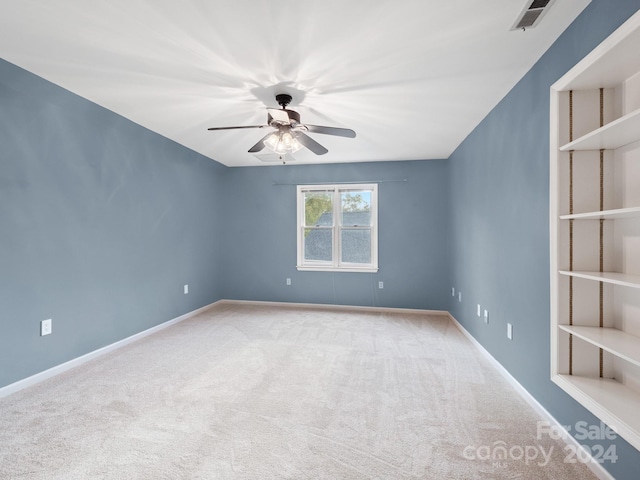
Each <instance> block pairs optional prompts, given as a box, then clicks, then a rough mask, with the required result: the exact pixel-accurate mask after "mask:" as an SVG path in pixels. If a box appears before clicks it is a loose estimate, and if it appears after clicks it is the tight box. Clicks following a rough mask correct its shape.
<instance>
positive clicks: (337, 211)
mask: <svg viewBox="0 0 640 480" xmlns="http://www.w3.org/2000/svg"><path fill="white" fill-rule="evenodd" d="M358 190H362V191H366V192H371V227H370V228H371V263H369V264H362V263H346V262H341V261H340V259H341V257H342V253H341V251H342V249H341V238H342V235H341V232H342V228H343V225H342V224H341V222H342V215H341V208H342V205H341V201H340V194H341V193H342V192H345V191H350V192H353V191H358ZM306 192H333V196H334V197H333V226H332V227H331V228H332V230H333V248H332V257H333V258H332V261H331V262H321V261H306V262H305V260H304V239H305V236H304V229H305V227H306V225H305V215H304V213H305V204H304V194H305V193H306ZM296 195H297V245H298V261H297V265H296V268H297V269H298V270H301V271H324V272H377V271H378V184H377V183H345V184H337V185H336V184H327V185H298V186H297V188H296ZM344 227H348V228H353V226H350V225H345V226H344ZM367 228H369V227H367Z"/></svg>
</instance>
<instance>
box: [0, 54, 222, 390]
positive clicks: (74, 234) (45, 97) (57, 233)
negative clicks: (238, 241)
mask: <svg viewBox="0 0 640 480" xmlns="http://www.w3.org/2000/svg"><path fill="white" fill-rule="evenodd" d="M222 170H224V167H222V166H221V165H219V164H217V163H216V162H213V161H211V160H210V159H208V158H204V157H202V156H200V155H198V154H196V153H195V152H193V151H191V150H188V149H186V148H184V147H181V146H179V145H177V144H175V143H174V142H171V141H169V140H167V139H166V138H163V137H161V136H159V135H157V134H155V133H152V132H150V131H148V130H146V129H144V128H142V127H140V126H139V125H136V124H134V123H132V122H130V121H128V120H125V119H124V118H122V117H120V116H118V115H116V114H114V113H112V112H109V111H107V110H105V109H103V108H101V107H99V106H97V105H95V104H93V103H91V102H88V101H86V100H84V99H82V98H80V97H78V96H76V95H73V94H71V93H69V92H68V91H66V90H63V89H61V88H59V87H57V86H55V85H52V84H51V83H49V82H46V81H44V80H43V79H41V78H39V77H36V76H35V75H32V74H30V73H28V72H26V71H24V70H22V69H20V68H18V67H16V66H14V65H12V64H9V63H7V62H5V61H3V60H0V387H2V386H4V385H7V384H9V383H12V382H14V381H17V380H20V379H23V378H25V377H28V376H30V375H33V374H35V373H38V372H40V371H43V370H46V369H47V368H50V367H53V366H55V365H58V364H60V363H63V362H65V361H67V360H70V359H73V358H75V357H78V356H80V355H83V354H85V353H87V352H90V351H93V350H95V349H97V348H100V347H103V346H105V345H108V344H111V343H113V342H115V341H118V340H121V339H122V338H125V337H127V336H130V335H132V334H135V333H137V332H140V331H142V330H145V329H147V328H150V327H152V326H154V325H157V324H159V323H162V322H165V321H167V320H169V319H171V318H174V317H176V316H179V315H181V314H183V313H186V312H189V311H191V310H194V309H196V308H198V307H201V306H203V305H206V304H209V303H211V302H214V301H216V300H218V299H219V298H220V297H221V285H220V284H219V281H218V277H217V276H216V275H212V272H214V271H215V270H216V268H217V267H218V265H219V263H220V262H219V255H220V244H221V241H222V240H221V237H220V230H221V227H220V220H219V217H220V215H219V212H220V204H221V196H220V193H221V189H220V172H221V171H222ZM185 283H188V284H189V286H190V292H189V294H188V295H184V294H183V284H185ZM47 318H52V319H53V334H52V335H50V336H47V337H40V336H39V325H40V321H41V320H43V319H47Z"/></svg>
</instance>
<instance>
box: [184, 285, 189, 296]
mask: <svg viewBox="0 0 640 480" xmlns="http://www.w3.org/2000/svg"><path fill="white" fill-rule="evenodd" d="M187 293H189V285H185V286H184V294H185V295H186V294H187Z"/></svg>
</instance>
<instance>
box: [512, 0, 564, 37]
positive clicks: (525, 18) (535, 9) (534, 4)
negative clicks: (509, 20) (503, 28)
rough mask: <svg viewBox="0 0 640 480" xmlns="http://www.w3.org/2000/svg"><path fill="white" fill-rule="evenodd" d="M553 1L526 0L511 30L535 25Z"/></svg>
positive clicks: (524, 28)
mask: <svg viewBox="0 0 640 480" xmlns="http://www.w3.org/2000/svg"><path fill="white" fill-rule="evenodd" d="M553 2H554V0H533V1H531V0H527V4H526V5H525V7H524V10H522V13H520V15H518V19H517V20H516V21H515V23H514V24H513V26H512V27H511V30H526V29H527V28H533V27H535V26H536V25H538V24H539V23H540V20H541V19H542V17H543V16H544V14H545V13H546V12H547V10H549V8H551V4H552V3H553Z"/></svg>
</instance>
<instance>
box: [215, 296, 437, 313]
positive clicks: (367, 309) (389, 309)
mask: <svg viewBox="0 0 640 480" xmlns="http://www.w3.org/2000/svg"><path fill="white" fill-rule="evenodd" d="M216 305H255V306H265V307H284V308H309V309H314V310H346V311H361V312H388V313H393V312H398V313H417V314H421V315H449V312H447V311H446V310H421V309H419V308H396V307H363V306H359V305H335V304H331V303H294V302H267V301H257V300H226V299H225V300H219V301H217V302H216Z"/></svg>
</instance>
